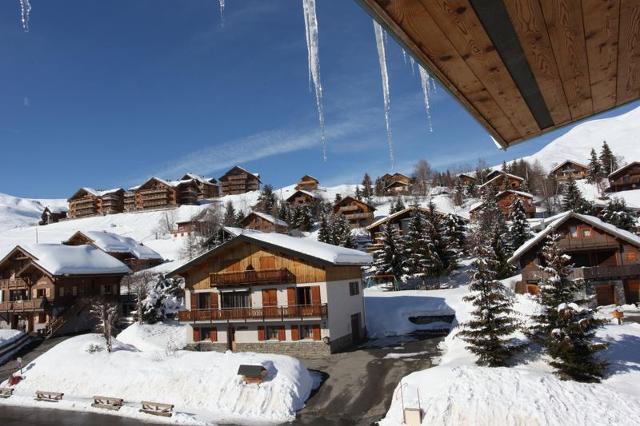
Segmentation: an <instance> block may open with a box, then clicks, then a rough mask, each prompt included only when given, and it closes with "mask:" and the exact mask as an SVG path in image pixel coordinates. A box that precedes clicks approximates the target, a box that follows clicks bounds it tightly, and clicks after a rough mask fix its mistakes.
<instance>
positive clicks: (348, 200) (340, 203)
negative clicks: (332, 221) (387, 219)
mask: <svg viewBox="0 0 640 426" xmlns="http://www.w3.org/2000/svg"><path fill="white" fill-rule="evenodd" d="M352 202H355V203H357V204H360V205H361V206H362V207H364V208H365V209H369V210H371V211H373V210H375V209H376V208H375V207H373V206H372V205H371V204H368V203H365V202H364V201H360V200H358V199H357V198H355V197H352V196H351V195H349V196H347V197H344V198H343V199H341V200H340V201H338V202H337V203H335V204H334V206H333V208H334V209H336V208H338V207H340V206H343V205H345V204H347V203H352Z"/></svg>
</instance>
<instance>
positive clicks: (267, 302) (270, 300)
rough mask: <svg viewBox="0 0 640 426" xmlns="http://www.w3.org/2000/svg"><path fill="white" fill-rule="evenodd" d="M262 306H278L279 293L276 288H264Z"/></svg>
mask: <svg viewBox="0 0 640 426" xmlns="http://www.w3.org/2000/svg"><path fill="white" fill-rule="evenodd" d="M262 306H278V293H277V291H276V289H273V288H271V289H268V290H262Z"/></svg>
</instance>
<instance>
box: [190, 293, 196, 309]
mask: <svg viewBox="0 0 640 426" xmlns="http://www.w3.org/2000/svg"><path fill="white" fill-rule="evenodd" d="M194 309H198V294H197V293H194V292H193V291H192V292H191V310H194Z"/></svg>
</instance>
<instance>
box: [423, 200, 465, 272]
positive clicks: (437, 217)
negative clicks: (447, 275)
mask: <svg viewBox="0 0 640 426" xmlns="http://www.w3.org/2000/svg"><path fill="white" fill-rule="evenodd" d="M425 217H426V225H425V232H426V233H427V235H428V238H429V240H430V241H431V243H432V244H433V247H434V253H435V255H434V257H433V261H434V267H433V270H432V274H433V275H440V274H442V273H443V272H445V271H448V270H451V269H453V268H455V266H456V259H457V253H456V251H455V249H454V247H453V245H452V244H451V242H450V236H449V234H448V233H447V227H446V224H445V220H444V218H443V216H442V215H441V214H440V213H438V212H437V211H436V206H435V205H434V204H433V203H432V202H429V205H428V211H427V213H426V214H425Z"/></svg>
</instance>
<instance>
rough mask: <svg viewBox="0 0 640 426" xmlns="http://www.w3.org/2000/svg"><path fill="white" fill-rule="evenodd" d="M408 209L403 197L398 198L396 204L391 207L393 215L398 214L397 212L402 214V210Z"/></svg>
mask: <svg viewBox="0 0 640 426" xmlns="http://www.w3.org/2000/svg"><path fill="white" fill-rule="evenodd" d="M404 209H406V207H405V205H404V202H403V201H402V197H397V198H396V202H395V204H394V205H393V207H391V212H390V213H391V214H394V213H397V212H401V211H402V210H404Z"/></svg>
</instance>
